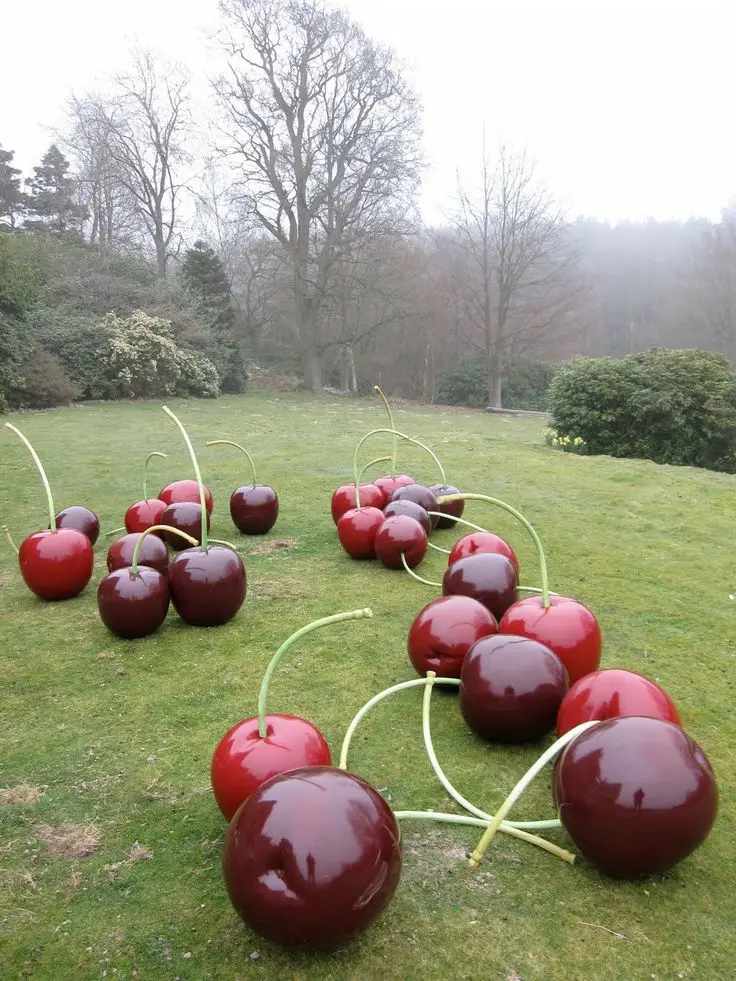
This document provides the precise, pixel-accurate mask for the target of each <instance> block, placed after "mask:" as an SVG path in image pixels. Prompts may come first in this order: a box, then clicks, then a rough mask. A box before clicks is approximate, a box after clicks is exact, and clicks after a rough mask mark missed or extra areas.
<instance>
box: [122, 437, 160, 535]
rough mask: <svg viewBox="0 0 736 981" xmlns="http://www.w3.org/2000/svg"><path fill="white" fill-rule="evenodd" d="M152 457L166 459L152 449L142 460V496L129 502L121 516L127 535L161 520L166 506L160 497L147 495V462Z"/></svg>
mask: <svg viewBox="0 0 736 981" xmlns="http://www.w3.org/2000/svg"><path fill="white" fill-rule="evenodd" d="M154 457H158V458H159V459H161V460H166V459H167V455H166V454H165V453H159V452H158V450H154V451H153V452H152V453H149V454H148V456H147V457H146V459H145V460H144V462H143V497H142V499H141V500H140V501H136V502H135V504H131V505H130V507H129V508H128V510H127V511H126V512H125V517H124V518H123V524H124V525H125V530H126V531H127V532H128V534H129V535H132V534H135V532H138V531H145V530H146V529H147V528H150V527H151V525H156V524H158V523H159V522H160V521H161V518H162V516H163V513H164V511H165V510H166V507H167V502H166V501H163V500H161V498H160V497H149V496H148V480H147V477H148V464H149V463H150V462H151V460H152V459H153V458H154Z"/></svg>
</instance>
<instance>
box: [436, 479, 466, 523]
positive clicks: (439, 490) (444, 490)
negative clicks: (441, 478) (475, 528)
mask: <svg viewBox="0 0 736 981" xmlns="http://www.w3.org/2000/svg"><path fill="white" fill-rule="evenodd" d="M429 490H430V491H431V492H432V494H434V496H435V498H440V497H443V496H447V497H449V496H450V494H459V493H460V491H459V490H458V489H457V487H453V486H452V484H430V485H429ZM437 510H438V511H441V512H442V513H443V514H446V515H447V517H446V518H438V519H437V527H438V528H453V527H454V526H455V522H454V521H453V520H452V519H453V518H462V516H463V511H464V510H465V501H448V502H447V503H446V504H439V503H438V504H437Z"/></svg>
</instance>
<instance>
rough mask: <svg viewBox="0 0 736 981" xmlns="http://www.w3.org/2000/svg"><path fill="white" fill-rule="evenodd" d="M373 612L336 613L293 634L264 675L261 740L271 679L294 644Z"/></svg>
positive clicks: (259, 723)
mask: <svg viewBox="0 0 736 981" xmlns="http://www.w3.org/2000/svg"><path fill="white" fill-rule="evenodd" d="M372 616H373V611H372V610H371V609H369V608H368V607H366V608H365V609H362V610H351V611H350V612H349V613H335V614H333V615H332V616H330V617H323V618H322V619H321V620H314V621H313V622H312V623H308V624H307V625H306V627H302V628H301V629H300V630H297V631H296V633H293V634H292V635H291V637H289V639H288V640H286V641H284V643H283V644H282V645H281V647H279V649H278V650H277V651H276V653H275V654H274V656H273V657H272V658H271V660H270V661H269V662H268V666H267V667H266V671H265V674H264V675H263V681H262V682H261V690H260V691H259V693H258V735H259V736H260V737H261V739H265V738H266V735H267V734H268V730H267V726H266V699H267V698H268V689H269V686H270V684H271V678H272V677H273V673H274V671H275V670H276V666H277V664H278V663H279V661H280V660H281V658H282V656H283V655H284V654H285V653H286V652H287V651H288V650H289V648H290V647H291V645H292V644H294V643H296V641H297V640H299V639H300V638H301V637H303V636H304V635H305V634H309V633H311V632H312V631H313V630H318V629H319V628H320V627H327V626H329V625H330V624H331V623H341V622H342V621H344V620H362V619H363V618H365V617H372Z"/></svg>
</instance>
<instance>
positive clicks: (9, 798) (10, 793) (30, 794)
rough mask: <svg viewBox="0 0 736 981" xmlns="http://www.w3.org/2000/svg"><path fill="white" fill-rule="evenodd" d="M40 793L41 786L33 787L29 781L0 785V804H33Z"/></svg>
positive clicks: (41, 791)
mask: <svg viewBox="0 0 736 981" xmlns="http://www.w3.org/2000/svg"><path fill="white" fill-rule="evenodd" d="M42 793H43V788H42V787H34V786H32V785H31V784H30V783H19V784H17V785H16V786H15V787H0V804H35V803H36V801H37V800H39V799H40V797H41V794H42Z"/></svg>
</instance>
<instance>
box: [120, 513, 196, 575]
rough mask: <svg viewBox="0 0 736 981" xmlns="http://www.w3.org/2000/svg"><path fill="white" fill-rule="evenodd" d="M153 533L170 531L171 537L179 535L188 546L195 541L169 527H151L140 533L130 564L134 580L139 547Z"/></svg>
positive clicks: (136, 571) (139, 552)
mask: <svg viewBox="0 0 736 981" xmlns="http://www.w3.org/2000/svg"><path fill="white" fill-rule="evenodd" d="M153 531H170V532H171V533H172V534H173V535H179V536H180V537H181V538H186V540H187V541H188V542H189V544H190V545H196V544H197V539H196V538H192V536H191V535H188V534H187V533H186V532H185V531H179V529H178V528H172V526H171V525H151V527H150V528H146V530H145V531H142V532H141V537H140V538H139V539H138V541H137V542H136V543H135V548H134V549H133V559H132V561H131V563H130V574H131V575H132V576H133V578H135V577H136V576H137V575H138V559H139V557H140V554H141V546H142V545H143V539H144V538H145V537H146V536H147V535H150V534H151V532H153Z"/></svg>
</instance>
